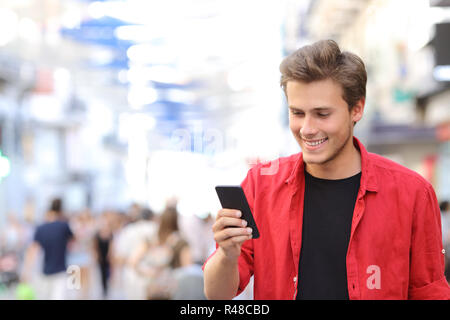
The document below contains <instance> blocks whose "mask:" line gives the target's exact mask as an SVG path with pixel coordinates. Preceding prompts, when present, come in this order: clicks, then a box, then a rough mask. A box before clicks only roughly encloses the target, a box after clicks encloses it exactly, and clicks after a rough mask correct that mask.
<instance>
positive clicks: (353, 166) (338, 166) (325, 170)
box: [306, 141, 361, 180]
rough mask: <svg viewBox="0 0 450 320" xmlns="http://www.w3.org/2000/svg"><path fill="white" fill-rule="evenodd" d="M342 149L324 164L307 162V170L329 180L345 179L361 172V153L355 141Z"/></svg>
mask: <svg viewBox="0 0 450 320" xmlns="http://www.w3.org/2000/svg"><path fill="white" fill-rule="evenodd" d="M342 151H343V152H342V153H340V154H339V155H338V156H337V157H336V158H334V159H333V160H331V161H328V162H326V163H324V164H306V171H307V172H308V173H309V174H311V175H312V176H314V177H316V178H320V179H328V180H338V179H345V178H348V177H352V176H354V175H356V174H358V173H359V172H361V154H360V152H359V150H358V149H357V148H356V147H355V146H354V145H353V141H351V144H350V145H348V146H346V147H345V150H342Z"/></svg>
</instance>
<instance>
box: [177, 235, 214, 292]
mask: <svg viewBox="0 0 450 320" xmlns="http://www.w3.org/2000/svg"><path fill="white" fill-rule="evenodd" d="M173 250H174V253H173V255H174V256H173V259H172V263H171V267H172V268H173V273H172V274H173V279H174V282H175V283H174V288H173V294H172V297H171V298H172V299H173V300H205V299H206V297H205V294H204V292H203V271H202V265H201V264H198V263H195V262H194V259H193V256H192V251H191V248H190V246H189V243H188V242H187V241H185V240H180V241H178V242H177V243H176V245H175V247H174V248H173Z"/></svg>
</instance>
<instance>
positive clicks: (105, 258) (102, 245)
mask: <svg viewBox="0 0 450 320" xmlns="http://www.w3.org/2000/svg"><path fill="white" fill-rule="evenodd" d="M112 239H113V229H112V226H111V221H110V220H109V216H108V214H107V213H104V214H102V215H101V216H100V218H99V223H98V231H97V233H96V234H95V237H94V248H95V257H96V261H97V265H98V267H99V271H100V278H101V284H102V293H103V298H107V297H108V289H109V278H110V275H111V250H110V246H111V242H112Z"/></svg>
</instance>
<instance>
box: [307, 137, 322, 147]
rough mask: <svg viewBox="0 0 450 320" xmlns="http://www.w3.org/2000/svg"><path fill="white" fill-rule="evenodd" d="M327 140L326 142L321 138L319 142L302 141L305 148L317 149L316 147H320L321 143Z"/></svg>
mask: <svg viewBox="0 0 450 320" xmlns="http://www.w3.org/2000/svg"><path fill="white" fill-rule="evenodd" d="M327 140H328V138H323V139H320V140H309V141H308V140H303V141H304V142H305V144H306V145H307V146H310V147H317V146H319V145H321V144H322V143H324V142H325V141H327Z"/></svg>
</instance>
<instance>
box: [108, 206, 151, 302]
mask: <svg viewBox="0 0 450 320" xmlns="http://www.w3.org/2000/svg"><path fill="white" fill-rule="evenodd" d="M153 217H154V213H153V211H152V210H151V209H148V208H144V209H141V212H140V214H139V215H138V220H137V221H135V222H131V223H129V224H127V225H126V226H125V227H124V228H123V229H122V230H121V231H120V232H119V233H118V236H117V237H115V238H114V241H113V253H112V254H113V261H114V269H115V271H114V272H117V273H119V274H118V275H117V276H118V278H119V281H120V286H122V287H123V293H124V295H125V298H126V299H132V300H141V299H145V297H146V294H145V285H144V284H143V283H142V282H141V279H140V277H139V276H138V275H137V274H136V271H135V270H134V268H132V267H130V266H129V264H128V261H129V259H130V255H131V254H132V253H133V252H134V251H135V250H136V248H137V247H138V246H139V245H140V244H141V243H143V242H145V241H146V240H147V239H151V238H153V237H154V236H155V234H156V232H157V228H158V226H157V224H156V222H155V221H154V220H153Z"/></svg>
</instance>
